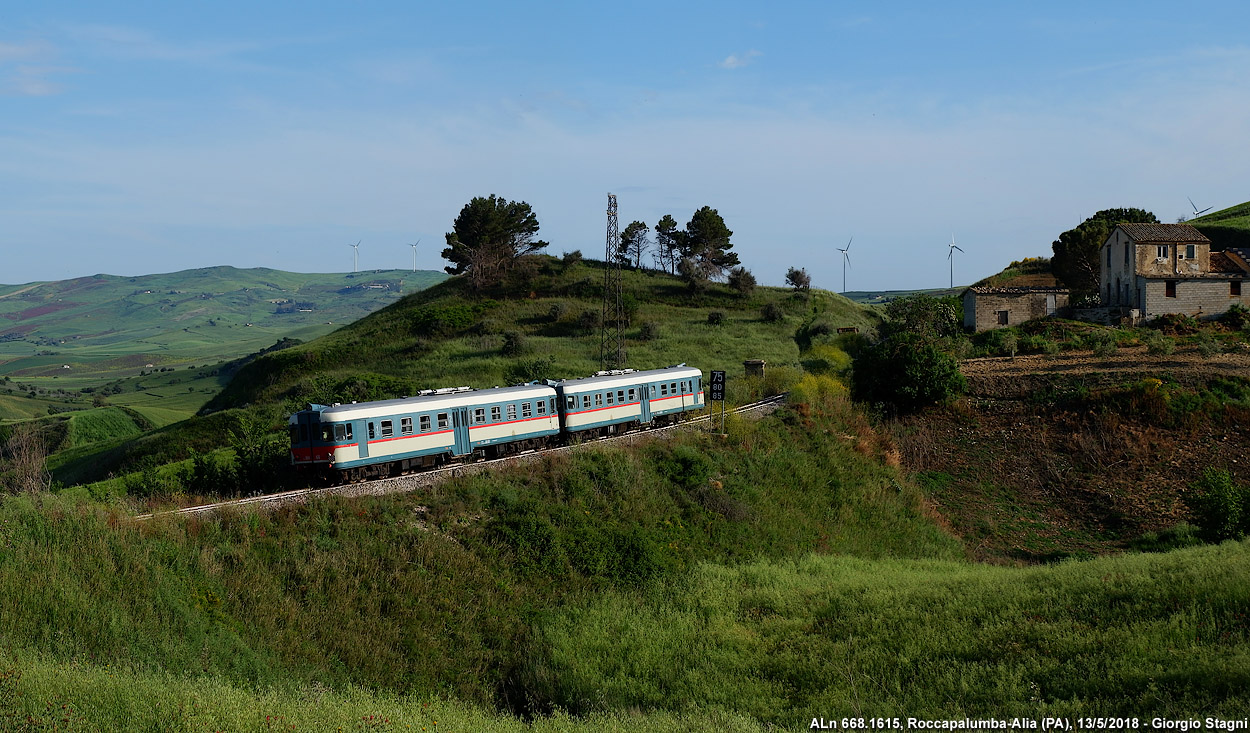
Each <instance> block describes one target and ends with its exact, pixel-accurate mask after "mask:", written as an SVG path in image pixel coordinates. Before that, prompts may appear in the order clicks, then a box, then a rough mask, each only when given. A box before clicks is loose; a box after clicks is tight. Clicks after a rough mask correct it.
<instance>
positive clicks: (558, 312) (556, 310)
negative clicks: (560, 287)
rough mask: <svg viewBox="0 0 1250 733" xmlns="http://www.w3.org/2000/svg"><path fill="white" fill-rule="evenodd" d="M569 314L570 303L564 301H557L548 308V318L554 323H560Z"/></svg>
mask: <svg viewBox="0 0 1250 733" xmlns="http://www.w3.org/2000/svg"><path fill="white" fill-rule="evenodd" d="M568 314H569V304H568V303H565V302H564V301H562V300H561V301H557V302H555V303H552V304H551V307H550V308H548V309H547V320H548V321H551V322H552V323H558V322H560V321H562V320H564V319H565V317H567V316H568Z"/></svg>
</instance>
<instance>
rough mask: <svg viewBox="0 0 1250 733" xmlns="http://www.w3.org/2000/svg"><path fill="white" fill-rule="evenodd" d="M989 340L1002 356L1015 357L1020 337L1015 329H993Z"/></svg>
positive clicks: (1018, 348)
mask: <svg viewBox="0 0 1250 733" xmlns="http://www.w3.org/2000/svg"><path fill="white" fill-rule="evenodd" d="M990 342H991V344H992V345H993V348H994V350H995V351H996V352H998V353H999V354H1000V355H1002V356H1010V357H1015V355H1016V352H1017V351H1019V350H1020V337H1019V336H1017V335H1016V332H1015V331H1008V330H1006V329H999V330H997V331H994V332H993V336H992V337H991V339H990Z"/></svg>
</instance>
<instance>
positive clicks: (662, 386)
mask: <svg viewBox="0 0 1250 733" xmlns="http://www.w3.org/2000/svg"><path fill="white" fill-rule="evenodd" d="M667 394H668V385H667V384H664V383H663V382H661V383H660V396H661V397H663V396H664V395H667Z"/></svg>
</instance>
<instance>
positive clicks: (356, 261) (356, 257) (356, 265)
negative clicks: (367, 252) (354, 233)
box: [347, 239, 360, 272]
mask: <svg viewBox="0 0 1250 733" xmlns="http://www.w3.org/2000/svg"><path fill="white" fill-rule="evenodd" d="M347 246H348V247H351V248H352V249H353V250H354V251H353V252H352V272H360V240H359V239H357V240H356V243H355V244H349V245H347Z"/></svg>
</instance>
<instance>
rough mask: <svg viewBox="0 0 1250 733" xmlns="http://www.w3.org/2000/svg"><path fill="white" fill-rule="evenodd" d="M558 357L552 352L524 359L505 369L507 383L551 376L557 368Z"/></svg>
mask: <svg viewBox="0 0 1250 733" xmlns="http://www.w3.org/2000/svg"><path fill="white" fill-rule="evenodd" d="M555 364H556V358H555V357H554V356H552V355H551V354H547V355H546V356H536V357H534V358H533V359H522V360H521V361H519V362H517V363H515V364H513V365H511V366H509V367H508V368H507V369H506V370H505V371H504V376H503V378H504V383H505V384H525V383H526V382H533V381H536V380H539V379H545V378H547V377H550V376H551V372H552V370H553V369H554V368H555Z"/></svg>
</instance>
